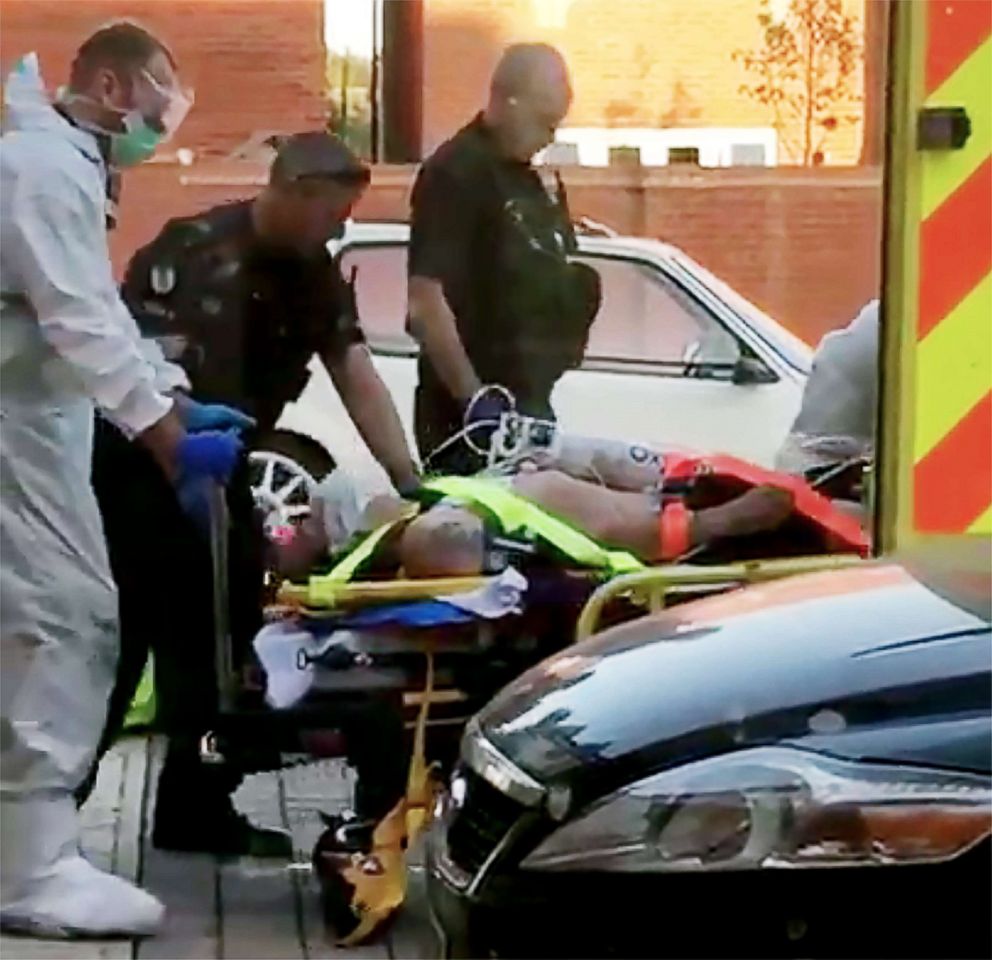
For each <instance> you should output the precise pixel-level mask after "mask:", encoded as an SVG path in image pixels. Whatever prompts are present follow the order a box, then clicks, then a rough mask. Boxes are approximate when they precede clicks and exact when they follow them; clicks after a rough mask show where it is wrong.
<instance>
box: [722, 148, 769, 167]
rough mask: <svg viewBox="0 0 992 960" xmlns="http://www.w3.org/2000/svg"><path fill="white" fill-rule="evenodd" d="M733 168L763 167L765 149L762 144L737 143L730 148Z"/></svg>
mask: <svg viewBox="0 0 992 960" xmlns="http://www.w3.org/2000/svg"><path fill="white" fill-rule="evenodd" d="M730 165H731V166H732V167H763V166H764V165H765V147H764V144H761V143H735V144H732V145H731V147H730Z"/></svg>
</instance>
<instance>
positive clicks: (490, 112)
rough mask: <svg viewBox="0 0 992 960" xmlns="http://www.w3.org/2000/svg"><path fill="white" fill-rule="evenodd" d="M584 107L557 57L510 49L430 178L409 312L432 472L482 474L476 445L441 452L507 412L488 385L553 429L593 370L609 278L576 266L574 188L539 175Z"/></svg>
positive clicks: (420, 206) (420, 430) (415, 201)
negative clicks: (585, 361)
mask: <svg viewBox="0 0 992 960" xmlns="http://www.w3.org/2000/svg"><path fill="white" fill-rule="evenodd" d="M571 99H572V91H571V88H570V85H569V78H568V69H567V67H566V65H565V61H564V60H563V58H562V56H561V54H560V53H558V51H557V50H555V49H554V48H553V47H549V46H546V45H544V44H519V45H516V46H511V47H509V48H508V49H507V50H506V51H505V52H504V54H503V57H502V59H501V60H500V62H499V64H498V66H497V67H496V70H495V73H494V74H493V78H492V84H491V88H490V96H489V103H488V105H487V106H486V108H485V110H484V111H483V112H482V113H480V114H478V116H476V117H475V119H474V120H472V121H471V122H470V123H469V124H468V125H467V126H465V127H463V128H462V129H461V130H459V131H458V133H456V134H455V136H454V137H452V138H451V139H450V140H448V141H447V142H446V143H444V144H442V145H441V146H440V147H439V148H438V149H437V150H436V151H435V153H434V154H433V155H432V156H431V157H430V158H429V159H428V160H427V161H426V162H425V163H424V164H423V166H422V168H421V170H420V172H419V174H418V176H417V180H416V183H415V184H414V188H413V196H412V214H411V234H410V256H409V290H408V301H409V327H410V331H411V333H412V335H413V336H414V337H415V338H416V339H417V340H418V341H419V342H420V345H421V356H420V366H419V384H418V387H417V392H416V405H415V422H416V434H417V445H418V447H419V450H420V455H421V458H422V460H423V461H424V466H425V468H429V469H431V470H434V471H436V470H445V471H447V472H457V473H467V472H471V471H473V470H474V469H476V468H477V467H478V466H479V463H478V461H477V459H476V458H475V457H474V456H473V455H472V454H471V452H470V451H469V450H468V448H466V447H465V446H464V445H459V444H453V445H450V446H448V447H447V448H446V449H445V450H444V451H443V452H439V453H438V454H436V455H435V456H434V457H433V458H431V457H430V455H431V454H432V452H434V451H436V450H437V449H438V447H439V446H440V445H441V444H442V443H444V442H445V441H446V440H447V439H448V438H450V437H451V436H453V435H454V434H455V433H457V432H458V431H459V430H460V429H461V428H462V426H463V423H464V421H465V419H466V415H467V416H468V418H469V419H470V420H472V421H478V420H491V419H492V418H493V417H497V416H498V415H499V413H500V412H501V405H502V402H503V401H502V400H501V398H500V396H499V395H497V394H496V393H495V392H488V393H487V392H483V393H481V394H480V393H479V391H480V390H481V389H482V388H483V387H485V386H489V385H493V384H499V385H501V386H502V387H504V388H506V389H507V390H508V391H509V392H510V393H511V394H512V395H513V398H514V400H515V404H516V408H517V409H518V410H519V411H520V412H523V413H527V414H530V415H532V416H537V417H543V418H546V419H553V417H554V414H553V411H552V408H551V391H552V388H553V387H554V385H555V383H556V381H557V380H558V378H559V377H561V375H562V374H563V373H564V372H565V371H566V370H568V369H570V368H572V367H575V366H577V365H578V364H579V363H580V362H581V360H582V356H583V353H584V352H585V346H586V341H587V339H588V332H589V326H590V324H591V323H592V320H593V318H594V317H595V314H596V311H597V309H598V307H599V286H598V276H597V274H596V273H595V271H593V270H591V269H590V268H588V267H586V266H584V265H581V264H578V263H575V262H573V259H572V255H573V254H574V253H575V252H576V241H575V235H574V232H573V230H572V226H571V223H570V219H569V214H568V205H567V202H566V199H565V193H564V189H563V187H562V184H561V180H560V179H559V178H557V177H556V178H555V180H556V186H555V189H554V190H549V189H546V187H545V185H544V183H543V182H542V179H541V177H540V176H539V174H538V172H537V171H536V170H535V169H534V167H533V166H531V158H532V157H533V156H534V154H535V153H536V152H537V151H539V150H541V149H542V148H543V147H545V146H547V145H548V144H549V143H550V142H551V141H552V140H553V139H554V134H555V129H556V128H557V127H558V125H559V124H560V123H561V121H562V119H563V118H564V116H565V114H566V113H567V112H568V108H569V105H570V103H571ZM473 399H474V402H473ZM473 439H476V440H480V439H482V438H479V437H474V438H473Z"/></svg>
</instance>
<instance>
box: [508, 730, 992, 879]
mask: <svg viewBox="0 0 992 960" xmlns="http://www.w3.org/2000/svg"><path fill="white" fill-rule="evenodd" d="M990 831H992V785H990V780H989V778H988V777H981V776H977V775H971V774H964V773H952V772H945V771H938V770H928V769H923V768H913V767H904V766H886V765H880V764H866V763H852V762H846V761H841V760H835V759H832V758H830V757H826V756H823V755H821V754H816V753H810V752H807V751H803V750H795V749H789V748H783V747H765V748H759V749H754V750H745V751H741V752H739V753H732V754H724V755H722V756H719V757H713V758H710V759H707V760H701V761H697V762H695V763H691V764H687V765H686V766H683V767H678V768H676V769H673V770H667V771H665V772H664V773H660V774H657V775H655V776H652V777H648V778H647V779H645V780H642V781H640V782H639V783H636V784H634V785H632V786H630V787H627V788H625V789H624V790H621V791H619V792H618V793H615V794H613V795H612V796H610V797H607V798H606V799H605V800H603V801H600V802H599V803H597V804H595V805H593V806H592V807H591V808H590V809H588V810H587V811H585V812H584V813H583V814H581V815H580V816H579V817H578V818H577V819H575V820H573V821H572V822H571V823H567V824H565V825H564V826H563V827H561V828H560V829H559V830H557V831H556V832H555V833H553V834H552V835H551V836H550V837H548V838H547V839H546V840H545V841H544V842H543V843H541V844H540V845H539V846H538V847H537V848H536V849H535V850H534V851H533V852H532V853H531V854H529V856H527V858H526V859H525V860H524V861H523V864H522V866H523V868H524V869H531V870H613V871H630V872H644V871H704V870H751V869H758V868H775V867H779V868H789V867H827V866H845V865H850V866H857V865H866V864H901V863H921V862H928V861H939V860H947V859H950V858H952V857H954V856H956V855H958V854H959V853H961V852H963V851H964V850H966V849H967V848H969V847H971V846H973V845H974V844H976V843H978V842H979V841H980V840H982V839H983V838H984V837H986V836H988V835H989V833H990Z"/></svg>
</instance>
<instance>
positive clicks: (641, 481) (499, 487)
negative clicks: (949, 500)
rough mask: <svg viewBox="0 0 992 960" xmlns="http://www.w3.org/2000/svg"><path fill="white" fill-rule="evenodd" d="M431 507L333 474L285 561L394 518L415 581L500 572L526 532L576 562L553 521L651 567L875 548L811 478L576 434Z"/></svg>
mask: <svg viewBox="0 0 992 960" xmlns="http://www.w3.org/2000/svg"><path fill="white" fill-rule="evenodd" d="M421 500H422V504H421V510H420V512H419V514H418V515H416V516H413V517H410V514H409V511H410V504H408V503H405V502H404V501H401V500H399V499H398V498H391V497H378V498H375V499H373V500H372V501H370V502H369V503H368V505H367V506H366V507H365V509H364V511H362V510H360V509H359V508H358V507H357V505H356V503H355V495H354V491H353V490H350V489H349V488H348V486H347V482H346V481H345V479H344V478H343V477H340V476H334V475H332V477H331V479H330V480H329V481H326V482H325V484H324V485H322V489H319V491H318V496H317V498H316V502H315V504H314V507H315V509H314V510H313V513H312V514H311V516H310V518H308V520H307V521H306V522H305V523H304V524H303V526H302V527H301V528H300V530H299V532H298V533H297V535H296V536H295V537H294V538H293V539H292V540H291V541H290V542H289V543H287V544H283V545H281V546H278V547H277V548H276V556H275V558H274V566H275V567H276V569H277V570H278V571H279V572H280V573H282V574H284V575H286V576H288V577H290V578H294V577H300V576H305V575H307V574H308V573H310V572H311V570H312V569H313V567H314V565H315V564H317V563H319V562H320V560H321V559H322V558H325V557H327V556H328V554H330V553H337V552H338V550H339V548H340V547H341V546H342V545H343V542H344V541H345V540H346V539H348V537H349V536H351V535H353V534H355V533H357V532H362V531H371V530H374V529H376V528H377V527H379V526H380V525H382V524H386V523H394V524H395V527H396V529H395V531H394V533H393V535H391V537H390V538H389V540H388V547H387V544H384V545H383V546H384V550H385V552H386V553H387V554H388V555H389V556H390V557H391V564H392V567H393V569H394V570H395V569H399V570H402V575H403V576H405V577H407V578H420V577H447V576H470V575H475V574H479V573H489V572H497V570H498V564H499V563H501V562H502V563H505V562H506V555H507V551H509V553H510V554H512V553H513V550H514V544H515V540H514V536H516V535H522V536H523V539H524V540H525V541H527V540H531V541H532V540H534V539H536V540H538V541H543V546H544V547H545V548H547V547H548V546H550V547H551V548H556V547H557V548H559V550H558V552H559V553H560V552H564V553H565V554H566V557H565V558H564V559H565V560H566V561H567V560H568V559H569V556H568V554H569V553H570V552H571V551H570V548H569V547H568V546H565V547H564V551H562V549H561V548H562V546H563V544H562V543H556V542H555V540H556V537H555V533H554V530H555V529H559V530H560V529H561V528H560V527H557V526H553V527H550V528H548V527H545V528H544V529H536V528H540V527H542V526H544V519H545V518H546V517H550V518H554V519H557V520H560V521H563V522H564V525H565V526H566V527H567V528H570V529H571V530H572V531H575V532H579V533H581V534H584V535H585V537H587V538H589V539H590V540H591V541H593V542H594V544H596V545H598V546H600V547H602V548H605V552H604V556H606V555H607V554H609V552H610V551H623V552H625V553H626V554H628V555H630V556H632V557H633V558H634V560H635V562H636V561H639V562H641V563H647V564H655V563H663V562H672V561H675V560H678V559H679V558H681V557H685V556H686V555H690V554H693V555H694V556H695V555H698V554H697V553H696V551H698V550H699V548H701V547H702V546H704V545H705V546H706V547H707V559H709V560H710V561H711V562H712V561H719V560H723V559H735V560H741V559H748V558H750V557H755V556H787V555H798V554H806V553H809V554H814V553H831V552H865V551H866V550H867V546H868V543H867V539H866V537H865V534H864V533H863V531H862V530H861V527H860V525H859V523H858V521H857V519H856V518H855V517H853V516H852V515H851V513H850V511H846V510H842V509H838V508H837V506H836V505H835V502H834V501H832V500H830V499H828V498H827V497H826V496H824V495H822V494H820V493H818V492H817V491H816V490H815V489H814V488H813V487H812V486H811V485H810V484H809V483H807V482H806V481H805V480H804V479H802V478H799V477H795V476H791V475H789V474H785V473H780V472H774V471H769V470H764V469H762V468H760V467H756V466H754V465H752V464H749V463H746V462H744V461H741V460H737V459H735V458H732V457H725V456H713V457H698V456H690V455H686V454H684V453H681V452H669V453H661V452H659V451H652V450H648V449H646V448H644V447H636V446H634V447H631V446H627V445H624V444H620V443H617V442H614V441H592V440H587V439H583V438H566V439H565V440H564V442H563V443H562V444H561V445H560V447H559V449H558V450H557V451H556V452H555V453H554V454H550V453H542V454H538V455H536V456H532V457H529V458H528V459H525V460H523V461H521V462H520V463H518V464H517V465H516V472H514V473H512V474H511V475H509V476H501V477H497V478H488V479H487V478H470V479H469V478H448V479H442V480H437V481H434V482H429V483H427V484H426V485H425V488H424V493H423V496H422V498H421ZM349 504H350V508H349ZM507 511H509V512H510V513H512V515H513V518H514V521H513V522H512V523H511V524H509V525H510V526H513V527H515V528H516V529H515V530H514V531H510V530H508V529H507V526H508V524H507V523H506V522H505V519H506V512H507ZM501 513H502V514H503V517H500V515H499V514H501ZM404 517H405V518H406V519H404ZM535 533H536V534H537V536H536V538H535V536H534V535H535ZM508 535H509V539H507V537H508ZM545 552H546V551H545ZM613 556H614V557H615V556H616V554H613ZM571 559H576V558H575V557H574V556H573V557H571ZM511 562H512V561H511ZM604 563H605V565H608V557H607V559H606V561H604ZM494 565H496V566H494ZM580 565H586V564H583V563H581V562H580ZM593 565H595V564H593Z"/></svg>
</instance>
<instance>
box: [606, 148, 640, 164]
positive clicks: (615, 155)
mask: <svg viewBox="0 0 992 960" xmlns="http://www.w3.org/2000/svg"><path fill="white" fill-rule="evenodd" d="M609 157H610V166H611V167H639V166H640V165H641V148H640V147H629V146H622V147H610V153H609Z"/></svg>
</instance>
